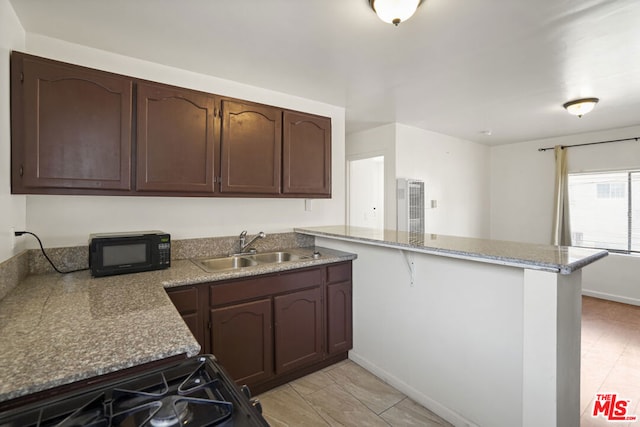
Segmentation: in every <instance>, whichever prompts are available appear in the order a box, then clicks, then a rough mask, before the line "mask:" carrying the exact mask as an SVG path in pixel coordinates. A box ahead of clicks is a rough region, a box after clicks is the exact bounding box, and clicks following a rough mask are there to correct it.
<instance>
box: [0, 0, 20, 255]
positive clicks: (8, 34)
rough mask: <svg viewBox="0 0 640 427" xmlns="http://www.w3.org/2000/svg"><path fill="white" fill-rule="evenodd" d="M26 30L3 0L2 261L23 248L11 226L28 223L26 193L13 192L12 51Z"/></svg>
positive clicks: (0, 90)
mask: <svg viewBox="0 0 640 427" xmlns="http://www.w3.org/2000/svg"><path fill="white" fill-rule="evenodd" d="M24 44H25V32H24V29H23V28H22V25H21V24H20V21H19V20H18V17H17V16H16V14H15V12H14V10H13V7H12V6H11V4H10V3H9V0H0V93H1V94H2V96H0V171H1V173H0V262H2V261H4V260H7V259H9V258H11V257H12V256H13V255H15V254H17V253H18V252H19V251H20V250H22V243H21V242H18V245H17V246H16V247H15V248H14V246H13V236H12V235H11V234H12V233H11V231H10V230H11V227H14V228H15V229H16V230H19V229H23V228H24V227H25V218H26V216H25V209H26V203H25V197H24V196H14V195H12V194H11V176H10V173H9V171H10V170H11V116H10V106H9V101H10V99H9V90H10V89H9V88H10V74H9V53H10V52H11V50H14V49H17V50H22V49H24Z"/></svg>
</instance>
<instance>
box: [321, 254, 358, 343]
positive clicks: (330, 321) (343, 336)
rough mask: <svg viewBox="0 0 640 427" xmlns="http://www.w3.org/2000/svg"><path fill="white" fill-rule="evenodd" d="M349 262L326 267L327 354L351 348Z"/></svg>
mask: <svg viewBox="0 0 640 427" xmlns="http://www.w3.org/2000/svg"><path fill="white" fill-rule="evenodd" d="M351 288H352V286H351V262H345V263H340V264H335V265H329V266H327V353H329V354H337V353H341V352H345V351H348V350H350V349H351V348H352V347H353V328H352V324H353V322H352V311H351V307H352V295H351Z"/></svg>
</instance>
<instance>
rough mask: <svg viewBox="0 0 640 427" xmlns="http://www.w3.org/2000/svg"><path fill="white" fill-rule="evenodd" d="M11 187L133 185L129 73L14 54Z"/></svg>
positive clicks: (119, 187) (105, 187) (106, 187)
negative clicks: (125, 74) (126, 75)
mask: <svg viewBox="0 0 640 427" xmlns="http://www.w3.org/2000/svg"><path fill="white" fill-rule="evenodd" d="M11 67H12V84H11V102H12V110H11V113H12V116H11V124H12V190H13V192H18V193H45V194H46V193H58V192H59V191H57V190H56V189H81V190H96V189H97V190H129V189H130V188H131V110H132V86H133V82H132V80H131V79H129V78H126V77H123V76H119V75H115V74H110V73H106V72H102V71H97V70H89V69H87V68H84V67H78V66H75V65H71V64H64V63H59V62H56V61H50V60H46V59H43V58H38V57H33V56H30V55H24V54H21V53H18V52H13V53H12V54H11Z"/></svg>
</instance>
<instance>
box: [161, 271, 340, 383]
mask: <svg viewBox="0 0 640 427" xmlns="http://www.w3.org/2000/svg"><path fill="white" fill-rule="evenodd" d="M167 293H168V294H169V296H170V297H171V300H172V301H173V303H174V304H175V305H176V307H177V308H178V311H179V312H180V314H181V315H182V317H183V319H184V320H185V322H186V323H187V325H189V328H191V331H192V332H193V331H195V332H193V334H194V336H196V338H197V339H198V342H200V345H201V346H202V349H203V351H202V352H203V353H211V354H213V355H214V356H216V358H217V359H218V361H219V362H220V363H221V364H222V366H224V367H225V369H226V370H227V371H228V372H229V374H230V375H231V377H232V378H233V379H234V380H235V381H236V382H237V383H238V384H247V385H248V386H249V387H250V388H251V390H252V391H253V393H254V394H257V393H261V392H264V391H266V390H269V389H270V388H273V387H276V386H278V385H281V384H284V383H286V382H288V381H291V380H293V379H295V378H299V377H301V376H303V375H306V374H309V373H311V372H314V371H317V370H319V369H321V368H324V367H325V366H328V365H330V364H332V363H335V362H337V361H339V360H342V359H346V358H347V352H348V351H349V350H350V349H351V347H352V332H351V330H352V319H351V261H347V262H340V263H335V264H328V265H322V266H318V267H311V268H303V269H298V270H290V271H284V272H280V273H274V274H266V275H261V276H254V277H249V278H242V279H233V280H228V281H221V282H215V283H205V284H200V285H193V286H185V287H180V288H173V289H169V290H167ZM194 307H199V308H197V309H195V310H196V313H197V314H194ZM201 330H202V331H203V332H202V333H201V332H200V331H201Z"/></svg>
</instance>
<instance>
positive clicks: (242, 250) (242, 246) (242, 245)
mask: <svg viewBox="0 0 640 427" xmlns="http://www.w3.org/2000/svg"><path fill="white" fill-rule="evenodd" d="M265 237H266V234H264V232H262V231H261V232H259V233H258V234H256V235H255V236H253V238H252V239H251V240H249V241H248V242H246V240H247V230H244V231H243V232H242V233H240V252H239V253H241V254H243V253H245V251H246V250H247V248H249V246H251V244H252V243H253V242H255V241H256V240H258V239H264V238H265ZM245 242H246V243H245Z"/></svg>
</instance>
